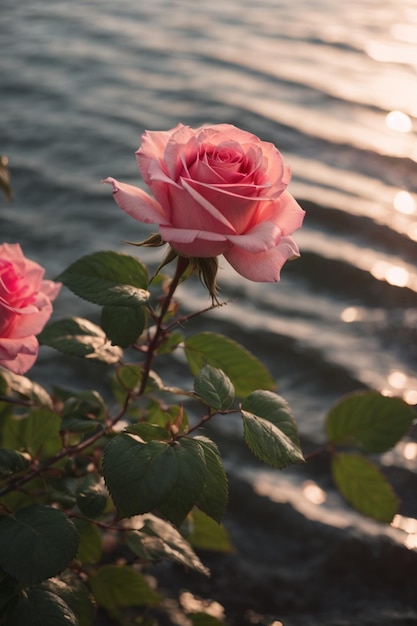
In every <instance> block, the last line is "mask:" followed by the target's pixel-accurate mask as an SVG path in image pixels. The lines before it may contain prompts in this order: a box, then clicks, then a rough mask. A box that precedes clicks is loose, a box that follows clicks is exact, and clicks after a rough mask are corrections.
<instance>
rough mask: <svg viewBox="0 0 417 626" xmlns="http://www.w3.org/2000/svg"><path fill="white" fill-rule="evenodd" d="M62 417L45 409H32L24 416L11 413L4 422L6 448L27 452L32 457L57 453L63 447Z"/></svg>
mask: <svg viewBox="0 0 417 626" xmlns="http://www.w3.org/2000/svg"><path fill="white" fill-rule="evenodd" d="M60 426H61V419H60V418H59V416H58V415H56V414H55V413H52V412H51V411H49V410H44V409H32V410H31V411H29V412H28V413H27V414H26V415H25V416H24V417H19V418H16V417H15V416H13V415H11V416H8V417H7V418H6V419H5V420H4V422H3V428H4V430H3V435H2V443H3V445H4V447H5V448H11V449H14V450H20V451H25V452H27V453H28V454H29V455H30V456H32V457H39V456H40V457H43V458H45V457H46V456H50V455H52V454H55V452H57V451H58V450H60V448H61V438H60V436H59V429H60Z"/></svg>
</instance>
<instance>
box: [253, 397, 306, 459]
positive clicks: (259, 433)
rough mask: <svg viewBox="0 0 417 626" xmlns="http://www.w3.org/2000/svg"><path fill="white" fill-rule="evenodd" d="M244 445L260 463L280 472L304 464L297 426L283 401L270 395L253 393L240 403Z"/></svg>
mask: <svg viewBox="0 0 417 626" xmlns="http://www.w3.org/2000/svg"><path fill="white" fill-rule="evenodd" d="M241 413H242V418H243V427H244V436H245V440H246V443H247V444H248V446H249V448H250V449H251V450H252V452H253V453H254V454H255V455H256V456H257V457H258V458H259V459H261V461H264V463H268V465H272V466H273V467H277V468H279V469H282V468H284V467H287V466H288V465H292V464H294V463H300V462H302V461H304V457H303V454H302V452H301V449H300V443H299V438H298V431H297V426H296V423H295V420H294V418H293V417H292V415H291V412H290V409H289V406H288V404H287V403H286V401H285V400H284V399H283V398H281V397H280V396H278V395H277V394H275V393H272V392H270V391H263V390H259V391H255V392H253V393H252V394H251V395H250V396H248V397H247V398H246V400H244V401H243V403H242V409H241Z"/></svg>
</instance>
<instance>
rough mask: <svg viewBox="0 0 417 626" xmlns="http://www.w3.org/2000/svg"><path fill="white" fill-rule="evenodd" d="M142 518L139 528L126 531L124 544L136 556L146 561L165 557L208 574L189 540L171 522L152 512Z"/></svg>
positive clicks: (200, 572)
mask: <svg viewBox="0 0 417 626" xmlns="http://www.w3.org/2000/svg"><path fill="white" fill-rule="evenodd" d="M142 519H143V526H142V527H141V528H140V529H138V530H131V531H129V532H127V533H126V544H127V545H128V547H129V548H130V549H131V550H132V552H134V554H136V556H137V557H139V558H140V559H144V560H147V561H162V560H163V559H167V560H169V561H173V562H174V563H178V564H180V565H183V566H185V567H187V568H189V569H191V570H194V571H195V572H198V573H199V574H204V575H205V576H208V575H209V571H208V569H207V568H206V567H204V565H203V564H202V562H201V561H200V559H199V558H198V556H197V555H196V553H195V552H194V550H193V549H192V547H191V546H190V544H189V542H188V541H187V540H186V539H184V537H183V536H182V535H181V534H180V533H179V532H178V530H177V529H176V528H175V527H174V526H172V524H170V523H169V522H166V521H165V520H162V519H160V518H158V517H156V516H154V515H152V514H148V515H144V516H143V518H142Z"/></svg>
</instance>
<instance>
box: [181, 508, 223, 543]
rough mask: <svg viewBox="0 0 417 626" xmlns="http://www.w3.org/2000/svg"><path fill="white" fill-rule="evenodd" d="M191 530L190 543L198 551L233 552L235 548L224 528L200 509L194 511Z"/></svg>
mask: <svg viewBox="0 0 417 626" xmlns="http://www.w3.org/2000/svg"><path fill="white" fill-rule="evenodd" d="M191 528H192V530H191V533H190V534H189V535H188V541H189V542H190V544H191V545H192V546H193V547H194V548H196V549H197V550H212V551H214V552H224V553H229V552H232V550H233V546H232V544H231V542H230V538H229V535H228V533H227V531H226V529H225V528H224V526H221V525H220V524H217V523H216V522H215V521H214V520H213V519H212V518H211V517H209V516H208V515H206V514H205V513H203V512H202V511H199V510H198V509H194V511H193V521H192V526H191Z"/></svg>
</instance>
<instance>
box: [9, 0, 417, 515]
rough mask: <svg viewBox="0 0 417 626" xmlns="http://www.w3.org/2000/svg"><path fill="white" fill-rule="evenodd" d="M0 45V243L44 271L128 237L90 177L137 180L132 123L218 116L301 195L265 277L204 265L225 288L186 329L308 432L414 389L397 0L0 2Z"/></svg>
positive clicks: (414, 196) (198, 292) (191, 295)
mask: <svg viewBox="0 0 417 626" xmlns="http://www.w3.org/2000/svg"><path fill="white" fill-rule="evenodd" d="M0 45H1V63H0V89H1V93H2V98H1V120H2V135H1V136H2V141H1V146H0V152H1V153H4V154H7V155H8V157H9V161H10V166H11V171H12V176H13V179H12V182H13V189H14V201H13V203H12V204H10V205H5V204H4V203H3V204H2V207H1V213H0V228H1V235H2V236H1V239H2V240H4V241H10V242H11V241H20V242H21V243H22V245H23V247H24V250H25V252H26V254H27V255H28V256H32V257H34V258H36V259H37V260H38V261H39V262H41V263H42V264H43V265H45V266H46V267H47V273H48V275H49V276H53V275H55V274H56V273H57V272H58V271H59V270H61V269H63V268H64V267H66V265H67V264H68V263H69V262H71V261H73V260H74V259H75V258H76V257H78V256H81V255H82V254H87V253H90V252H92V251H93V250H97V249H103V248H110V249H119V250H122V249H123V250H124V249H127V248H126V246H124V244H123V243H122V242H123V240H126V239H132V238H133V236H132V232H133V229H136V230H135V238H136V239H138V240H139V239H141V238H142V237H143V235H144V234H145V232H148V231H147V230H146V229H145V227H144V226H143V227H142V226H141V225H139V224H137V223H133V222H132V221H131V219H130V218H129V217H128V216H126V215H124V214H122V212H121V211H119V209H118V208H117V207H116V205H115V204H114V202H113V200H112V198H111V195H110V193H109V188H107V187H104V186H102V185H101V184H100V179H102V178H103V177H106V176H108V175H111V176H114V177H116V178H120V179H121V180H124V181H126V182H131V183H133V184H142V183H141V181H140V179H139V175H138V172H137V169H136V163H135V159H134V155H133V153H134V151H135V150H136V149H137V147H138V145H139V141H140V135H141V133H142V132H143V130H144V129H160V130H162V129H167V128H171V127H173V126H175V125H176V124H177V123H178V122H183V123H184V124H189V125H191V126H197V125H201V124H203V123H205V122H209V123H220V122H228V123H232V124H235V125H237V126H240V127H242V128H244V129H246V130H249V131H251V132H254V133H255V134H257V135H259V136H260V137H261V138H262V139H265V140H268V141H272V142H273V143H275V144H276V145H277V146H278V147H279V149H280V150H281V151H282V153H283V154H284V157H285V159H286V161H287V162H288V163H289V164H290V165H291V168H292V172H293V180H292V182H291V185H290V191H291V192H292V193H293V194H294V195H295V196H296V197H297V198H298V200H299V202H300V204H301V205H302V206H303V207H304V208H305V209H306V211H307V216H306V219H305V224H304V226H303V228H302V230H301V231H299V232H298V233H297V235H296V239H297V241H298V243H299V246H300V249H301V251H302V257H301V259H299V260H297V261H296V262H293V263H291V264H287V266H286V267H285V269H284V271H283V276H282V281H281V283H280V284H278V285H261V284H255V283H249V282H248V281H245V280H244V279H243V278H241V277H239V276H237V275H236V274H235V273H234V272H233V270H232V269H231V268H229V267H227V264H226V262H224V263H222V265H223V269H222V272H221V273H220V275H219V282H220V285H221V287H222V289H223V291H222V295H223V296H224V298H225V299H231V300H232V302H231V303H230V304H229V305H228V306H226V307H223V308H222V309H221V310H218V311H216V312H214V313H212V314H210V315H209V316H207V317H206V318H204V319H202V320H201V322H199V323H200V324H201V327H202V328H206V327H207V328H210V329H213V326H214V327H215V328H216V329H217V330H219V332H223V333H225V334H228V335H229V336H231V337H233V338H235V339H237V340H238V341H241V342H242V343H244V344H245V345H246V346H247V347H248V348H250V349H252V350H253V351H254V352H255V353H256V354H257V355H258V356H260V357H261V358H262V359H264V360H265V361H266V362H267V364H268V365H269V367H270V368H271V370H272V371H273V373H274V375H275V376H276V378H277V382H278V385H279V389H280V391H281V392H282V394H283V395H284V396H285V397H286V398H288V400H289V401H290V403H291V405H292V407H293V410H294V413H295V415H296V418H297V421H298V423H299V426H300V430H301V433H302V435H303V437H304V440H305V441H307V442H309V443H311V442H320V441H321V440H322V438H323V435H322V422H323V415H324V413H325V411H326V410H327V408H328V407H329V406H330V404H331V403H332V402H333V401H334V400H335V398H337V397H338V396H339V395H340V394H341V393H344V392H347V391H349V390H352V389H356V388H359V387H362V386H371V387H374V388H376V389H380V390H386V391H387V392H388V393H394V394H398V395H402V396H403V397H404V398H405V399H406V400H407V401H408V402H410V403H411V404H415V403H417V269H416V260H417V252H416V246H417V164H416V162H417V142H416V130H417V80H416V70H417V4H416V2H415V0H385V2H383V3H381V2H380V1H379V0H356V1H352V2H349V3H339V2H336V1H335V0H327V1H326V0H317V1H314V0H304V1H303V0H298V1H297V2H293V1H292V0H281V1H280V0H256V2H253V1H251V2H249V0H234V1H225V0H210V1H208V0H199V1H198V2H195V0H182V1H181V0H180V1H174V0H153V2H147V3H141V2H138V1H137V0H119V1H118V2H117V3H110V2H108V1H106V0H89V1H87V2H83V3H82V4H81V3H70V2H65V1H63V0H61V1H59V0H57V1H56V2H54V3H49V2H45V1H34V0H32V1H31V2H30V3H26V4H25V5H24V4H23V3H18V2H14V1H12V0H3V4H2V19H1V22H0ZM141 229H142V230H141ZM131 251H132V250H131V249H130V250H129V252H131ZM159 254H160V251H157V252H155V251H150V252H144V253H143V255H142V257H143V258H144V259H145V260H148V261H150V262H151V263H157V262H158V260H159ZM183 295H184V297H185V299H186V302H187V306H189V307H190V309H195V308H199V307H201V308H202V304H203V306H206V304H207V299H206V296H205V294H204V292H203V290H202V289H201V288H200V286H199V285H198V283H197V281H194V282H190V283H189V284H188V285H186V286H185V287H184V291H183ZM71 307H74V310H73V311H72V312H76V313H80V309H79V305H78V303H76V304H74V303H73V300H72V298H70V297H69V296H68V295H65V294H63V295H62V298H61V299H60V301H59V302H58V304H57V309H58V314H59V315H63V314H67V312H68V311H70V310H71ZM194 329H195V327H194V328H193V330H194ZM39 367H41V365H40V366H39ZM40 371H42V370H40ZM394 462H395V463H406V459H401V458H396V459H395V461H394ZM411 462H412V459H411ZM414 462H415V461H414ZM406 464H407V463H406ZM297 493H298V492H297ZM334 506H335V507H336V509H337V507H338V506H341V504H340V502H338V503H336V504H335V505H334Z"/></svg>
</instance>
